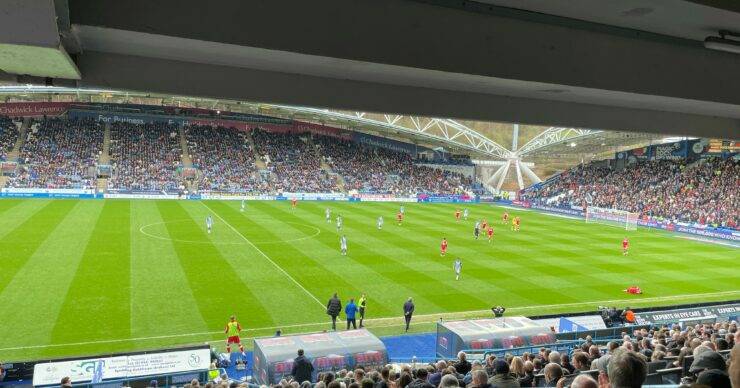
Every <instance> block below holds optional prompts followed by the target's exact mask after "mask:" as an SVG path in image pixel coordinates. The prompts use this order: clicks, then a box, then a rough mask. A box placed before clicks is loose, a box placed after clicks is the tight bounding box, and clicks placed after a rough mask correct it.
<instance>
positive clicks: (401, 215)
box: [396, 206, 403, 226]
mask: <svg viewBox="0 0 740 388" xmlns="http://www.w3.org/2000/svg"><path fill="white" fill-rule="evenodd" d="M401 209H403V206H401ZM396 221H398V226H401V224H402V223H403V211H399V212H398V214H396Z"/></svg>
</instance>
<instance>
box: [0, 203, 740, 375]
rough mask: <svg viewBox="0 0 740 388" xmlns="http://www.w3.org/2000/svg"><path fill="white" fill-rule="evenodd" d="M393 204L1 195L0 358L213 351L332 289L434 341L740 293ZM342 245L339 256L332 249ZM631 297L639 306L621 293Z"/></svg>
mask: <svg viewBox="0 0 740 388" xmlns="http://www.w3.org/2000/svg"><path fill="white" fill-rule="evenodd" d="M405 206H406V218H405V220H404V223H403V225H402V226H398V225H396V223H395V222H394V221H395V217H394V216H395V213H396V212H397V210H398V204H394V203H335V202H332V203H327V202H300V203H299V204H298V208H297V209H291V208H290V205H289V203H287V202H267V201H265V202H250V203H248V205H247V209H246V211H245V212H241V211H240V209H239V207H240V204H239V202H237V201H234V202H228V201H207V202H198V201H147V200H135V201H129V200H100V201H76V200H55V201H50V200H21V199H9V200H2V201H0V219H1V220H2V222H0V248H1V249H0V265H1V266H2V271H0V298H1V299H0V300H2V301H3V303H2V304H0V317H2V319H0V359H3V360H22V359H32V358H39V357H52V356H68V355H81V354H91V353H100V352H113V351H124V350H137V349H143V348H156V347H162V346H170V345H178V344H185V343H192V342H193V341H213V340H221V339H222V335H221V334H219V332H220V331H221V330H223V326H224V323H225V322H226V320H227V319H228V317H229V316H230V315H232V314H234V315H236V316H237V318H238V319H239V320H240V322H241V323H242V325H243V326H244V327H245V328H247V329H248V331H247V332H246V335H247V336H255V335H269V334H270V333H271V332H272V331H274V330H275V329H277V328H283V329H284V331H285V332H286V333H288V332H300V331H315V330H321V329H326V328H328V326H326V327H325V326H324V323H322V322H326V321H327V319H328V318H327V316H326V314H325V311H324V310H325V309H324V306H323V304H324V303H325V302H326V301H327V300H328V298H329V296H330V295H331V294H332V293H333V292H338V293H339V295H340V297H341V298H342V300H343V301H345V302H346V301H347V299H348V298H350V297H355V298H357V297H359V295H360V293H362V292H365V293H367V295H368V317H369V318H371V320H370V321H369V327H370V329H371V330H373V331H375V332H376V333H379V334H393V333H398V332H400V330H401V327H400V326H399V324H400V319H401V318H400V316H401V305H402V304H403V301H405V299H406V298H408V297H409V296H411V297H414V300H415V302H416V306H417V315H418V316H419V317H418V322H419V323H418V326H417V329H418V330H422V329H425V330H430V329H432V327H433V321H434V320H436V318H437V317H438V316H439V315H440V314H443V313H444V314H445V316H446V317H448V318H449V317H473V316H485V315H486V311H487V310H488V309H489V308H490V307H491V306H492V305H494V304H502V305H505V306H507V307H510V308H515V309H513V310H510V311H512V312H513V311H518V313H521V314H528V315H532V314H542V313H548V312H563V311H575V310H579V311H582V310H589V309H593V308H594V307H595V305H596V304H598V303H600V302H599V301H602V302H603V301H620V303H622V302H621V301H624V303H627V301H630V302H632V304H636V305H641V306H646V305H660V304H666V303H681V302H688V301H690V302H698V301H702V300H721V299H734V298H737V296H739V295H740V290H738V284H740V273H738V271H733V270H731V269H730V268H732V266H731V264H730V263H732V262H734V261H737V259H738V257H740V256H739V254H738V250H737V249H736V248H732V247H727V246H721V245H712V244H707V243H701V242H696V241H692V240H685V239H677V238H675V237H672V236H671V235H669V234H667V233H665V232H661V231H656V230H649V229H640V230H638V231H635V232H626V231H624V230H620V229H618V228H613V227H608V226H601V225H593V224H586V223H585V222H583V221H580V220H571V219H564V218H557V217H549V216H545V215H542V214H538V213H536V212H531V211H530V212H525V211H521V212H518V211H517V210H512V209H508V211H509V213H511V214H512V215H519V216H521V217H522V231H521V232H513V231H511V230H510V229H509V228H508V227H506V226H504V225H501V223H500V220H501V214H502V213H503V211H504V209H501V208H498V207H493V206H490V205H483V204H481V205H469V206H468V208H469V209H470V217H469V219H468V220H467V221H460V222H456V221H455V219H454V217H453V214H454V211H455V208H456V207H457V206H456V205H443V204H405ZM327 207H329V208H331V210H332V214H333V217H334V216H336V215H337V214H341V215H342V216H343V218H344V221H345V222H344V228H343V230H342V231H337V229H336V225H335V223H334V222H333V220H332V222H331V223H327V222H326V220H325V218H324V210H325V209H326V208H327ZM209 214H210V215H212V216H213V219H214V228H213V232H212V233H210V234H209V233H208V232H207V230H206V228H205V218H206V217H207V216H208V215H209ZM380 215H382V216H383V217H384V218H385V219H386V220H387V222H386V224H385V226H384V228H383V230H377V228H376V224H375V220H376V219H377V217H378V216H380ZM481 218H487V219H488V221H489V222H490V223H492V224H493V226H494V227H495V229H496V233H495V238H494V242H493V243H488V242H487V241H486V239H485V238H484V237H481V239H480V240H478V241H476V240H474V239H473V233H472V232H473V224H474V222H475V219H481ZM342 234H344V235H346V236H347V239H348V242H349V244H348V245H349V253H348V255H347V256H341V255H340V254H339V237H340V236H341V235H342ZM625 236H628V237H629V238H630V241H631V246H632V249H631V252H630V254H629V256H626V257H625V256H622V254H621V245H620V243H621V241H622V239H623V238H624V237H625ZM442 237H446V238H447V239H448V240H449V242H450V246H449V251H448V254H447V256H446V257H441V256H440V255H439V243H440V240H441V239H442ZM458 256H459V257H460V258H462V261H463V271H462V278H461V279H460V280H459V281H455V278H454V274H453V271H452V262H453V261H454V259H455V258H456V257H458ZM630 284H637V285H640V286H641V287H642V288H643V290H644V291H645V294H643V295H641V296H628V295H626V294H625V293H624V292H623V291H622V290H623V289H624V288H626V287H627V286H628V285H630ZM317 301H318V303H317ZM661 301H664V302H663V303H661ZM425 316H426V317H425ZM385 318H388V319H385ZM396 321H398V322H396ZM422 321H423V322H424V323H421V322H422ZM219 343H220V341H219Z"/></svg>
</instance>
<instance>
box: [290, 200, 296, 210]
mask: <svg viewBox="0 0 740 388" xmlns="http://www.w3.org/2000/svg"><path fill="white" fill-rule="evenodd" d="M296 206H298V200H297V199H295V198H293V199H291V200H290V207H291V208H292V209H295V207H296Z"/></svg>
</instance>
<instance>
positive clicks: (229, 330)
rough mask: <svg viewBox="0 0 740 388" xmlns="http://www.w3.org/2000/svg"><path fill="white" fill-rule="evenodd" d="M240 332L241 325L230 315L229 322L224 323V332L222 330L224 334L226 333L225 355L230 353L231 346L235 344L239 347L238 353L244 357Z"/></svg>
mask: <svg viewBox="0 0 740 388" xmlns="http://www.w3.org/2000/svg"><path fill="white" fill-rule="evenodd" d="M241 331H242V325H240V324H239V322H237V321H236V317H235V316H233V315H232V316H231V318H229V321H228V322H226V330H224V333H226V353H231V344H237V345H239V351H240V352H241V353H242V355H244V346H243V345H242V340H241V339H240V338H239V333H241Z"/></svg>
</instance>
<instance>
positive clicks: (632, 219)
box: [586, 206, 639, 230]
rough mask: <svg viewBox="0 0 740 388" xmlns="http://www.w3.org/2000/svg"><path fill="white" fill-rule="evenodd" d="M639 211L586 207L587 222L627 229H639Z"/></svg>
mask: <svg viewBox="0 0 740 388" xmlns="http://www.w3.org/2000/svg"><path fill="white" fill-rule="evenodd" d="M638 218H639V213H630V212H628V211H625V210H618V209H607V208H603V207H596V206H588V207H587V208H586V222H588V223H598V224H607V225H613V226H619V227H622V228H624V229H625V230H637V219H638Z"/></svg>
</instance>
